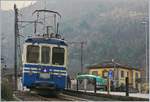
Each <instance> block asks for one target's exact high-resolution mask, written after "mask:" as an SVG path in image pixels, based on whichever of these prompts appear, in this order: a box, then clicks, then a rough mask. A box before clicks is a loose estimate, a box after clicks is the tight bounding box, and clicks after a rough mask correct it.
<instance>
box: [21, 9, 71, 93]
mask: <svg viewBox="0 0 150 102" xmlns="http://www.w3.org/2000/svg"><path fill="white" fill-rule="evenodd" d="M54 13H55V12H54ZM67 60H68V44H67V42H66V41H65V40H64V39H63V37H61V35H60V34H57V33H48V32H47V33H46V34H37V35H34V36H31V37H29V38H27V39H26V40H25V43H24V44H23V52H22V63H23V73H22V84H23V87H27V88H29V89H31V90H32V89H37V90H51V91H53V90H54V91H61V90H64V89H65V87H66V84H67V77H68V73H67V62H68V61H67Z"/></svg>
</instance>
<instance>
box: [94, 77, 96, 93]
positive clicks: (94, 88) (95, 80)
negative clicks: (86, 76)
mask: <svg viewBox="0 0 150 102" xmlns="http://www.w3.org/2000/svg"><path fill="white" fill-rule="evenodd" d="M94 93H96V78H94Z"/></svg>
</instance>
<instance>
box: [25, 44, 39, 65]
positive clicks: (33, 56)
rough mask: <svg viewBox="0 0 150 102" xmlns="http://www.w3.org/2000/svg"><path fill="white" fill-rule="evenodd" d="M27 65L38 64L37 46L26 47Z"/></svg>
mask: <svg viewBox="0 0 150 102" xmlns="http://www.w3.org/2000/svg"><path fill="white" fill-rule="evenodd" d="M26 57H27V63H39V46H35V45H28V46H27V56H26Z"/></svg>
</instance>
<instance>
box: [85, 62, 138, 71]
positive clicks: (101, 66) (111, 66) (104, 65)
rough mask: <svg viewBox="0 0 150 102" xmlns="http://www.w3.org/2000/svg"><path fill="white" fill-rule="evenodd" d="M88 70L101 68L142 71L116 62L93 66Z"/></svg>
mask: <svg viewBox="0 0 150 102" xmlns="http://www.w3.org/2000/svg"><path fill="white" fill-rule="evenodd" d="M87 68H88V69H99V68H124V69H130V70H140V69H139V68H135V67H131V66H129V65H123V64H120V63H117V62H114V61H105V62H103V63H100V64H96V65H91V66H88V67H87Z"/></svg>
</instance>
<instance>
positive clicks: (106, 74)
mask: <svg viewBox="0 0 150 102" xmlns="http://www.w3.org/2000/svg"><path fill="white" fill-rule="evenodd" d="M103 77H104V78H107V77H108V71H106V70H104V71H103Z"/></svg>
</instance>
